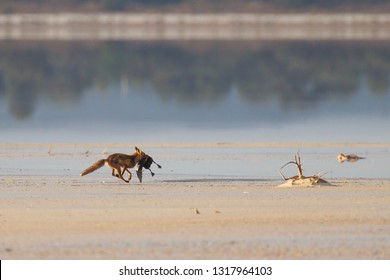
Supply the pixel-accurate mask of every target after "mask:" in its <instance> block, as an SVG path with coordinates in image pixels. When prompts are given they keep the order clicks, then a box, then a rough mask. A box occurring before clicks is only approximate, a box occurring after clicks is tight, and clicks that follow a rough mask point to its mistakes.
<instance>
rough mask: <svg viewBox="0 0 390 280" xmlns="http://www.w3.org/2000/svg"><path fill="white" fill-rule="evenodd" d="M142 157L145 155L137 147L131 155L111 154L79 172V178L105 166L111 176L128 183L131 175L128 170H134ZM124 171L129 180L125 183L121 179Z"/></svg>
mask: <svg viewBox="0 0 390 280" xmlns="http://www.w3.org/2000/svg"><path fill="white" fill-rule="evenodd" d="M144 156H145V153H144V152H143V151H141V150H140V149H138V148H137V147H135V152H134V153H133V154H132V155H125V154H112V155H109V156H108V157H107V158H106V159H101V160H99V161H97V162H95V163H94V164H93V165H92V166H90V167H88V168H87V169H85V170H84V171H83V172H81V173H80V176H84V175H87V174H89V173H91V172H93V171H95V170H96V169H99V168H100V167H102V166H103V165H105V164H106V165H108V167H110V168H111V169H112V173H111V174H112V176H115V177H118V178H120V179H122V180H123V181H125V182H126V183H129V182H130V180H131V176H132V175H131V173H130V171H129V170H128V168H134V167H135V166H136V164H137V163H138V162H139V161H140V160H141V159H142V158H143V157H144ZM115 171H116V172H115ZM125 171H126V172H127V173H129V179H128V180H127V181H126V180H125V179H124V178H123V174H124V173H125Z"/></svg>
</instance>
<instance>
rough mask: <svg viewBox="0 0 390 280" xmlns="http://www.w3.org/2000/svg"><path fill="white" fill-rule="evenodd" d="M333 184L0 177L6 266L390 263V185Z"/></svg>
mask: <svg viewBox="0 0 390 280" xmlns="http://www.w3.org/2000/svg"><path fill="white" fill-rule="evenodd" d="M156 176H157V175H156ZM107 181H108V180H107ZM331 181H332V182H333V183H334V184H335V186H333V187H315V188H290V189H286V188H284V189H280V188H274V185H275V183H276V182H273V181H254V180H248V181H245V180H229V179H227V180H178V181H174V180H171V181H156V182H149V183H143V184H140V183H135V182H133V183H132V184H130V185H127V184H124V183H123V184H122V183H121V182H119V181H116V180H115V178H112V179H111V178H109V183H108V182H105V183H102V182H99V180H97V179H95V178H93V177H90V178H79V177H72V178H69V177H66V178H61V177H58V176H53V177H50V178H47V177H42V176H36V177H34V176H33V177H25V178H14V177H13V176H12V177H11V176H2V177H1V181H0V193H1V197H0V202H1V203H0V207H1V209H0V213H1V214H0V225H1V239H0V258H1V259H389V258H390V211H389V210H390V209H389V208H390V181H389V180H343V181H341V180H331Z"/></svg>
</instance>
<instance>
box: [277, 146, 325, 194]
mask: <svg viewBox="0 0 390 280" xmlns="http://www.w3.org/2000/svg"><path fill="white" fill-rule="evenodd" d="M289 164H295V166H296V167H297V171H298V175H296V176H292V177H285V176H284V175H283V173H282V169H283V168H284V167H285V166H286V165H289ZM279 174H280V175H281V176H282V177H283V179H284V180H285V181H286V182H285V183H283V184H281V185H279V186H277V187H278V188H285V187H315V186H331V185H332V184H331V183H329V182H328V181H325V180H324V179H322V178H321V175H320V174H318V175H313V176H308V177H306V176H304V175H303V173H302V162H301V157H300V156H299V153H297V154H295V156H294V160H293V161H289V162H287V163H286V164H285V165H283V166H282V167H281V168H280V170H279Z"/></svg>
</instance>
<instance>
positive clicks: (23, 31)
mask: <svg viewBox="0 0 390 280" xmlns="http://www.w3.org/2000/svg"><path fill="white" fill-rule="evenodd" d="M389 27H390V14H379V13H378V14H376V13H339V14H330V13H329V14H326V13H295V14H273V13H269V14H255V13H253V14H251V13H247V14H242V13H237V14H236V13H226V14H216V13H215V14H213V13H210V14H194V13H191V14H189V13H188V14H183V13H164V14H162V13H161V14H159V13H91V14H81V13H44V14H22V13H21V14H2V15H0V40H389V39H390V28H389Z"/></svg>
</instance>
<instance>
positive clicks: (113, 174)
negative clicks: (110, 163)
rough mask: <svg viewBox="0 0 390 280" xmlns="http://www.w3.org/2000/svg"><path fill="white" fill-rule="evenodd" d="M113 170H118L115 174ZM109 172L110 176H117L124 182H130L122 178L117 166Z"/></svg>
mask: <svg viewBox="0 0 390 280" xmlns="http://www.w3.org/2000/svg"><path fill="white" fill-rule="evenodd" d="M115 170H116V172H118V173H117V174H115ZM111 174H112V176H114V177H118V178H120V179H122V180H123V181H125V182H126V183H129V182H130V180H128V181H126V180H125V179H124V178H123V176H122V172H121V171H120V169H119V170H118V169H117V168H113V169H112V173H111Z"/></svg>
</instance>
